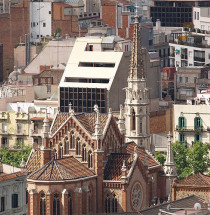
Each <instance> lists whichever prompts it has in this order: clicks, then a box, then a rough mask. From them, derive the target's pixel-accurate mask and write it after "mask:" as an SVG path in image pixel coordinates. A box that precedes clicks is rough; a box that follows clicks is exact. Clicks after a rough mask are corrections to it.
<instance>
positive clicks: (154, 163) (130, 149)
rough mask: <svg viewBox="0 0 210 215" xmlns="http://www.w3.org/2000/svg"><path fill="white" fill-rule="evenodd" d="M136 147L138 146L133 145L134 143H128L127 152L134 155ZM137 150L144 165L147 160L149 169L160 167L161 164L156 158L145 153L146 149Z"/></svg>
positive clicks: (138, 148)
mask: <svg viewBox="0 0 210 215" xmlns="http://www.w3.org/2000/svg"><path fill="white" fill-rule="evenodd" d="M135 146H137V145H136V144H135V143H133V142H132V143H128V144H127V145H126V152H127V153H130V154H133V153H134V148H135ZM137 150H138V154H139V158H140V160H141V161H142V163H144V162H145V160H147V162H148V166H149V168H151V167H155V166H160V164H159V163H158V162H157V161H156V160H155V158H154V157H152V156H151V155H149V154H148V153H147V152H146V151H145V149H143V148H140V147H137Z"/></svg>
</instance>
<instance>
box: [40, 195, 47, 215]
mask: <svg viewBox="0 0 210 215" xmlns="http://www.w3.org/2000/svg"><path fill="white" fill-rule="evenodd" d="M40 215H46V198H45V194H44V193H41V194H40Z"/></svg>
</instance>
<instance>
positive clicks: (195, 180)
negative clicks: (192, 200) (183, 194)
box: [175, 173, 210, 187]
mask: <svg viewBox="0 0 210 215" xmlns="http://www.w3.org/2000/svg"><path fill="white" fill-rule="evenodd" d="M175 185H176V186H177V187H179V186H180V187H182V186H188V187H210V176H207V175H203V174H201V173H198V174H195V175H191V176H187V177H186V178H185V179H182V180H177V181H176V182H175Z"/></svg>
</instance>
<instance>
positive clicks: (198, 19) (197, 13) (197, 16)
mask: <svg viewBox="0 0 210 215" xmlns="http://www.w3.org/2000/svg"><path fill="white" fill-rule="evenodd" d="M197 20H199V12H197Z"/></svg>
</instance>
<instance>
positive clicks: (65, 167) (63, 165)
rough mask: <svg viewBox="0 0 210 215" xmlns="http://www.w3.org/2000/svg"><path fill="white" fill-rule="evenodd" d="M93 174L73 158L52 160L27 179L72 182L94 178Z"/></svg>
mask: <svg viewBox="0 0 210 215" xmlns="http://www.w3.org/2000/svg"><path fill="white" fill-rule="evenodd" d="M94 175H95V174H94V172H92V171H91V170H90V169H88V168H87V167H85V166H84V165H83V164H81V163H80V162H79V161H78V160H77V159H76V158H74V157H73V156H71V157H66V158H62V159H58V160H56V159H53V160H51V161H50V162H48V163H47V164H45V165H44V166H43V167H41V168H39V169H38V170H36V171H35V172H33V173H32V174H30V175H29V176H28V179H32V180H40V181H62V180H74V179H79V178H86V177H90V176H94Z"/></svg>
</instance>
